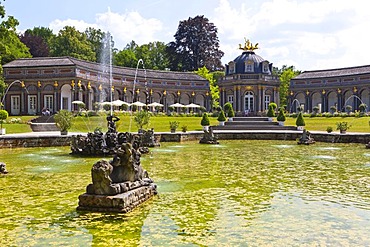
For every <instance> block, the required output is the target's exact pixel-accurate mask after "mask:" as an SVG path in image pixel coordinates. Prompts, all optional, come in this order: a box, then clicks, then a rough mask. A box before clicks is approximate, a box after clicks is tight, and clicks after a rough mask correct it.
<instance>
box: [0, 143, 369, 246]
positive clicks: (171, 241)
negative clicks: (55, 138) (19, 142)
mask: <svg viewBox="0 0 370 247" xmlns="http://www.w3.org/2000/svg"><path fill="white" fill-rule="evenodd" d="M222 145H223V146H224V148H215V147H216V146H217V147H218V146H220V145H200V144H198V143H196V142H185V143H182V144H181V145H178V144H174V143H161V147H160V148H154V149H151V153H150V155H147V156H143V157H144V159H143V160H142V164H143V166H144V168H145V169H146V170H148V172H149V174H150V175H151V177H152V178H153V179H154V180H155V181H156V182H157V184H158V190H159V196H158V197H156V198H155V199H153V200H150V201H149V202H147V203H145V204H144V205H142V206H141V207H140V208H139V209H138V210H135V211H134V212H132V213H130V214H127V215H121V214H103V213H81V212H76V211H75V208H76V207H77V203H78V195H80V194H81V193H83V192H84V191H85V187H86V185H87V184H88V183H90V182H91V177H90V169H91V166H92V164H93V163H94V162H95V161H96V160H98V159H100V158H96V157H95V158H86V157H71V156H69V155H68V153H69V150H68V147H65V148H52V149H51V148H50V149H48V148H40V149H33V148H29V149H8V150H7V152H6V154H5V153H4V152H1V153H0V160H1V161H3V162H5V163H6V164H7V169H8V171H9V172H10V173H9V174H8V175H6V176H0V193H1V195H2V196H1V197H0V208H1V209H2V210H1V211H0V229H1V232H2V238H0V245H1V246H8V245H18V246H23V245H28V246H43V245H54V246H61V245H64V246H81V245H82V246H86V245H87V246H90V245H103V246H124V245H127V246H175V245H177V246H178V245H186V246H189V245H196V246H199V245H204V246H217V245H229V246H240V245H250V246H265V245H273V246H291V245H333V246H343V245H344V246H368V245H370V239H369V237H368V232H369V231H370V186H369V184H370V169H369V167H370V166H369V164H370V155H366V153H365V152H364V147H363V145H354V144H350V145H348V144H347V145H344V144H335V145H333V144H332V143H330V144H325V143H316V144H315V145H312V146H311V145H310V146H298V145H296V144H295V142H290V141H284V142H283V141H222ZM364 153H365V154H364ZM106 159H109V158H106ZM256 236H258V237H256Z"/></svg>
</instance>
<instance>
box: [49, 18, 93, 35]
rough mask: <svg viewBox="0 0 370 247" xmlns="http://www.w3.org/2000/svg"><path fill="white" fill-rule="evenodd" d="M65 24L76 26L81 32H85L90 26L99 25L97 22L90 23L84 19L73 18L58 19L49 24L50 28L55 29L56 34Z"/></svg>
mask: <svg viewBox="0 0 370 247" xmlns="http://www.w3.org/2000/svg"><path fill="white" fill-rule="evenodd" d="M65 26H72V27H75V28H76V29H77V30H78V31H80V32H84V31H85V30H86V28H88V27H94V28H96V27H97V25H96V24H89V23H86V22H85V21H82V20H72V19H67V20H59V19H56V20H54V21H53V22H51V23H50V24H49V28H50V29H51V30H53V32H54V33H55V34H58V32H59V30H61V29H63V28H64V27H65Z"/></svg>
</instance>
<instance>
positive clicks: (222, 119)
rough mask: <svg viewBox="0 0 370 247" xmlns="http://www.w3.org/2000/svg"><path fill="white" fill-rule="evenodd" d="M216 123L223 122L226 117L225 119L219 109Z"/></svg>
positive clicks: (223, 113)
mask: <svg viewBox="0 0 370 247" xmlns="http://www.w3.org/2000/svg"><path fill="white" fill-rule="evenodd" d="M217 121H219V122H225V121H226V117H225V112H224V111H223V110H222V109H221V111H220V113H219V114H218V117H217Z"/></svg>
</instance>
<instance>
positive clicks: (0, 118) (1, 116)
mask: <svg viewBox="0 0 370 247" xmlns="http://www.w3.org/2000/svg"><path fill="white" fill-rule="evenodd" d="M8 116H9V114H8V112H7V111H6V110H0V124H1V128H0V135H5V129H3V123H4V121H5V120H6V119H7V118H8Z"/></svg>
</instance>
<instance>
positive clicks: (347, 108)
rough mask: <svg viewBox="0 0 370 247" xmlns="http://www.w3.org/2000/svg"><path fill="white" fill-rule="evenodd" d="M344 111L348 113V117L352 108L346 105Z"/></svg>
mask: <svg viewBox="0 0 370 247" xmlns="http://www.w3.org/2000/svg"><path fill="white" fill-rule="evenodd" d="M346 111H347V113H348V115H349V114H350V113H351V111H352V106H351V105H346Z"/></svg>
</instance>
